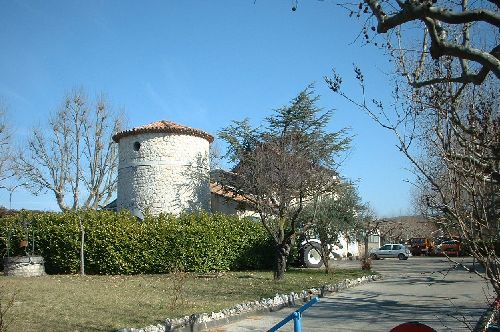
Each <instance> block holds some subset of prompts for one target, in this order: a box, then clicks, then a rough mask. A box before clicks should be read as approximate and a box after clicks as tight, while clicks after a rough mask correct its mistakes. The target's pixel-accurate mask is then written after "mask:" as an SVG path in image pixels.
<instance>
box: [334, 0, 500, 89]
mask: <svg viewBox="0 0 500 332" xmlns="http://www.w3.org/2000/svg"><path fill="white" fill-rule="evenodd" d="M340 6H342V7H344V8H346V9H347V10H348V11H349V15H350V16H352V17H357V18H359V19H360V20H362V22H363V23H362V25H363V30H362V35H364V40H365V41H366V42H367V43H373V44H375V45H377V46H380V47H385V48H386V50H388V51H389V52H390V53H392V54H393V55H394V54H395V53H399V54H404V55H405V56H407V57H409V58H412V60H415V61H409V62H408V64H412V65H411V66H407V68H406V69H407V70H405V71H402V72H401V74H403V75H405V76H407V77H408V80H409V81H410V82H411V84H412V85H413V86H416V87H418V86H424V85H429V84H435V83H439V82H457V83H458V82H459V83H473V84H476V85H480V84H481V83H482V82H483V81H484V80H485V78H486V76H487V75H488V74H489V73H492V74H493V75H495V76H496V77H497V78H499V77H500V45H499V44H498V41H499V36H500V33H499V30H498V26H499V25H500V14H499V8H500V2H499V1H498V0H479V1H469V0H459V1H452V0H439V1H437V0H405V1H403V0H364V1H361V2H359V3H358V4H352V3H342V4H340ZM375 31H376V32H377V33H379V34H383V35H385V38H382V39H383V40H382V41H379V40H378V39H379V38H377V36H375V35H374V34H375ZM442 59H445V61H447V60H446V59H453V60H454V61H456V62H457V63H460V68H459V70H458V71H457V72H455V73H453V75H452V76H442V75H439V74H438V73H434V74H433V75H432V76H430V77H422V76H421V74H422V73H423V72H424V71H426V70H428V69H429V68H431V67H432V66H433V63H434V62H435V60H442ZM410 67H411V68H410Z"/></svg>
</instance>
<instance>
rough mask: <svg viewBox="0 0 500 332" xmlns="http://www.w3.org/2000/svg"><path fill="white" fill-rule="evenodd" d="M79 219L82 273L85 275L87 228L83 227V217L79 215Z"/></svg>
mask: <svg viewBox="0 0 500 332" xmlns="http://www.w3.org/2000/svg"><path fill="white" fill-rule="evenodd" d="M78 220H79V222H80V231H81V240H82V241H81V243H80V274H81V275H82V276H84V275H85V228H84V227H83V223H82V219H81V217H80V216H79V217H78Z"/></svg>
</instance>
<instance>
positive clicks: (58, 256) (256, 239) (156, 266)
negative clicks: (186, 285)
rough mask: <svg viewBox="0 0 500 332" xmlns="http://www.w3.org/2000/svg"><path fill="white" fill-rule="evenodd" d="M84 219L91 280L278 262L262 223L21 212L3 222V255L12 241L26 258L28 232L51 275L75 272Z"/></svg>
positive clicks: (12, 249) (224, 218)
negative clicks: (24, 246) (23, 242)
mask: <svg viewBox="0 0 500 332" xmlns="http://www.w3.org/2000/svg"><path fill="white" fill-rule="evenodd" d="M80 220H81V221H82V223H83V225H84V229H85V270H86V273H89V274H138V273H168V272H171V271H173V270H176V269H182V270H184V271H197V272H209V271H227V270H244V269H263V268H269V267H271V266H272V263H273V253H274V250H273V246H272V241H271V240H270V239H269V237H268V235H267V233H266V231H265V230H264V229H263V227H262V226H261V224H260V223H258V222H255V221H253V220H247V219H238V218H237V217H236V216H227V215H222V214H205V213H201V214H185V215H182V216H180V217H173V216H169V215H162V216H159V217H146V219H145V220H143V221H139V220H137V219H136V218H135V217H133V216H132V215H131V214H130V213H128V212H120V213H114V212H108V211H80V212H78V213H76V212H66V213H26V212H23V213H19V214H17V215H14V216H9V217H6V218H2V219H0V238H1V239H0V250H1V251H3V253H4V254H5V252H6V247H7V244H8V243H10V244H11V245H10V246H9V247H10V250H9V254H10V255H19V254H22V253H21V252H20V249H19V248H18V245H17V244H18V243H19V240H21V239H23V238H25V237H26V235H25V234H26V232H28V234H29V242H30V249H31V245H32V244H33V239H34V244H35V254H38V255H41V256H43V257H44V259H45V269H46V271H47V273H50V274H58V273H76V272H78V271H79V268H80V256H79V255H80V234H81V233H80V226H79V225H80V223H79V221H80ZM23 222H24V223H25V222H28V223H29V225H28V226H27V227H25V226H23ZM14 244H15V245H14Z"/></svg>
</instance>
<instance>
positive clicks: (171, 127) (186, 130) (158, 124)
mask: <svg viewBox="0 0 500 332" xmlns="http://www.w3.org/2000/svg"><path fill="white" fill-rule="evenodd" d="M143 133H177V134H185V135H191V136H196V137H200V138H204V139H206V140H207V141H208V142H209V143H212V142H213V140H214V137H213V136H212V135H210V134H209V133H207V132H204V131H202V130H200V129H196V128H192V127H188V126H184V125H180V124H177V123H175V122H172V121H168V120H158V121H155V122H151V123H149V124H146V125H142V126H138V127H134V128H131V129H127V130H123V131H121V132H118V133H116V134H115V135H113V141H115V142H117V143H118V142H119V141H120V139H122V138H123V137H127V136H132V135H137V134H143Z"/></svg>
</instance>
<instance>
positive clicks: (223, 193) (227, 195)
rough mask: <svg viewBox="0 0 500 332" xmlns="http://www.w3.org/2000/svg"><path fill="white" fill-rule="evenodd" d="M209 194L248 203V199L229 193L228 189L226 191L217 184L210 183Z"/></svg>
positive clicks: (232, 192)
mask: <svg viewBox="0 0 500 332" xmlns="http://www.w3.org/2000/svg"><path fill="white" fill-rule="evenodd" d="M210 192H211V193H213V194H216V195H219V196H223V197H225V198H228V199H231V200H233V201H237V202H246V203H249V201H248V199H246V198H245V197H244V196H242V195H240V194H238V193H236V192H234V191H231V190H230V189H226V188H224V187H223V186H221V185H220V184H218V183H210Z"/></svg>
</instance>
